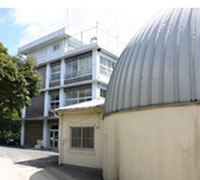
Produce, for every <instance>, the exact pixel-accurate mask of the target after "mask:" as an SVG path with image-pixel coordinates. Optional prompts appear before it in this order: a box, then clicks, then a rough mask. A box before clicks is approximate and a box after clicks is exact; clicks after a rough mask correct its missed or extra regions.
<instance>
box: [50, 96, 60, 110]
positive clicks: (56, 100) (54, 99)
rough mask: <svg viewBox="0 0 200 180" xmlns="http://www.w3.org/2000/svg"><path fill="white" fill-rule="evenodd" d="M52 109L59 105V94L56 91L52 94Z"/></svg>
mask: <svg viewBox="0 0 200 180" xmlns="http://www.w3.org/2000/svg"><path fill="white" fill-rule="evenodd" d="M50 106H51V107H50V109H55V108H58V107H59V94H58V93H54V94H51V95H50Z"/></svg>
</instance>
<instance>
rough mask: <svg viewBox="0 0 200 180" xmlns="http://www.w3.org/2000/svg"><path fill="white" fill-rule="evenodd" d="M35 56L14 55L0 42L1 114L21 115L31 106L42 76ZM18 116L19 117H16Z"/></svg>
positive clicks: (7, 115) (5, 115) (6, 115)
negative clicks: (16, 113)
mask: <svg viewBox="0 0 200 180" xmlns="http://www.w3.org/2000/svg"><path fill="white" fill-rule="evenodd" d="M36 69H37V63H36V60H35V59H34V58H33V57H25V56H24V55H21V54H19V55H17V56H15V57H12V56H10V55H9V54H8V50H7V49H6V48H5V47H4V46H3V44H2V43H0V115H1V116H2V117H10V115H11V114H12V113H14V112H16V111H17V112H18V118H20V116H21V109H22V108H23V107H24V106H29V105H30V103H31V99H32V98H33V97H35V96H36V95H38V94H39V89H40V87H41V77H40V74H39V73H38V72H37V70H36ZM16 118H17V117H16Z"/></svg>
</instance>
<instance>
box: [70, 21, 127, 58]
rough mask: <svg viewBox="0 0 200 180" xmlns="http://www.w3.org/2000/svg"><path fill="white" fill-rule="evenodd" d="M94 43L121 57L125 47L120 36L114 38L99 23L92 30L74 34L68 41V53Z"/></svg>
mask: <svg viewBox="0 0 200 180" xmlns="http://www.w3.org/2000/svg"><path fill="white" fill-rule="evenodd" d="M92 43H98V44H99V45H101V46H102V47H104V48H105V49H107V50H109V51H111V52H113V53H114V54H116V55H119V54H120V53H121V51H122V50H123V48H124V47H125V44H124V43H122V42H121V41H120V40H119V37H118V36H114V35H113V34H111V33H110V32H109V31H106V30H104V29H102V28H101V27H99V25H98V23H97V24H96V26H94V27H92V28H89V29H86V30H84V31H81V32H79V33H76V34H72V35H71V36H70V37H69V39H68V51H70V50H74V49H77V48H80V47H82V46H85V45H89V44H92Z"/></svg>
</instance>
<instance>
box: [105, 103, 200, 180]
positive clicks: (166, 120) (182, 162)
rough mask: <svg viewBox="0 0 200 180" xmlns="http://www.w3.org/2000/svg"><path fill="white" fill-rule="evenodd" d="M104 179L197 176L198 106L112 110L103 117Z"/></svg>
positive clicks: (184, 179) (157, 179)
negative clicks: (118, 111) (125, 110)
mask: <svg viewBox="0 0 200 180" xmlns="http://www.w3.org/2000/svg"><path fill="white" fill-rule="evenodd" d="M103 139H104V154H103V156H104V159H103V175H104V178H105V179H109V180H111V179H123V180H131V179H137V180H147V179H148V180H197V179H200V106H198V105H188V106H176V107H175V106H174V107H163V108H155V109H148V110H147V109H146V110H139V111H127V112H121V113H115V114H113V115H110V116H108V117H106V118H105V119H104V138H103Z"/></svg>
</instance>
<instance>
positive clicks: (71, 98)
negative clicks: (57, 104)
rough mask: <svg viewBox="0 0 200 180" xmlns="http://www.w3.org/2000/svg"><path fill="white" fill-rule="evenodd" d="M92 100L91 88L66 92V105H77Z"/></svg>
mask: <svg viewBox="0 0 200 180" xmlns="http://www.w3.org/2000/svg"><path fill="white" fill-rule="evenodd" d="M90 100H92V89H91V88H86V89H81V90H74V91H67V92H66V105H72V104H77V103H81V102H85V101H90Z"/></svg>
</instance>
